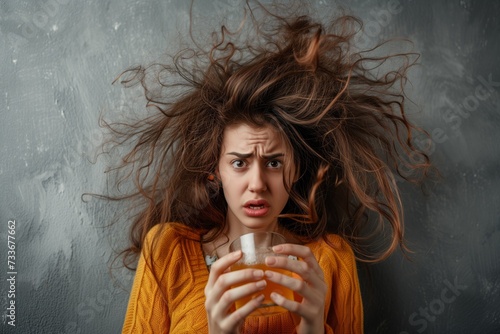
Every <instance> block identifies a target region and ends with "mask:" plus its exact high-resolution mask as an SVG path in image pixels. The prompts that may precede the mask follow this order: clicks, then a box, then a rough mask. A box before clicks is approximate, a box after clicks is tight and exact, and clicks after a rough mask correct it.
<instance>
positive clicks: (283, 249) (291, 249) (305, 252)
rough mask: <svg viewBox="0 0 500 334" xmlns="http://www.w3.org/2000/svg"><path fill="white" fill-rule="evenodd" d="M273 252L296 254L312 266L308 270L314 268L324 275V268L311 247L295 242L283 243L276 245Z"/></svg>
mask: <svg viewBox="0 0 500 334" xmlns="http://www.w3.org/2000/svg"><path fill="white" fill-rule="evenodd" d="M273 252H275V253H276V254H286V255H294V256H296V257H298V258H300V259H302V261H304V262H305V263H307V264H308V265H309V266H310V267H309V268H308V270H310V269H312V270H314V271H315V273H316V275H318V276H323V270H322V269H321V267H320V266H319V263H318V260H316V258H315V257H314V254H313V253H312V252H311V249H309V247H306V246H302V245H295V244H282V245H277V246H274V247H273Z"/></svg>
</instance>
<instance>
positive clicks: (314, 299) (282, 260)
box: [265, 244, 328, 334]
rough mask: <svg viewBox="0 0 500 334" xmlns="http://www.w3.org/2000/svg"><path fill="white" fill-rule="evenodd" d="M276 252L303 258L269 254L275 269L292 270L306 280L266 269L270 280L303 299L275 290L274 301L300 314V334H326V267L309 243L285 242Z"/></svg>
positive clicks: (270, 262)
mask: <svg viewBox="0 0 500 334" xmlns="http://www.w3.org/2000/svg"><path fill="white" fill-rule="evenodd" d="M273 251H274V252H275V253H276V254H284V255H293V256H296V257H298V258H300V259H301V261H297V260H293V259H290V258H288V257H285V256H269V257H267V258H266V264H267V265H268V266H269V267H271V268H281V269H285V270H289V271H291V272H293V273H295V274H297V275H299V276H300V277H301V278H302V279H298V278H294V277H290V276H287V275H284V274H281V273H278V272H276V271H272V270H266V272H265V275H266V279H267V280H269V281H272V282H274V283H277V284H280V285H282V286H284V287H287V288H289V289H291V290H293V291H295V292H296V293H298V294H299V295H300V296H302V301H300V302H299V301H293V300H289V299H286V298H285V297H283V296H281V295H279V294H277V293H272V294H271V298H272V299H273V301H274V302H275V303H276V304H277V305H279V306H281V307H284V308H285V309H287V310H289V311H291V312H293V313H295V314H297V315H298V316H300V323H299V325H298V326H297V333H298V334H309V333H314V334H318V333H324V329H325V327H324V326H325V325H324V322H325V320H324V313H325V312H324V310H325V298H326V293H327V290H328V288H327V285H326V283H325V277H324V274H323V270H322V269H321V267H320V266H319V264H318V261H317V260H316V258H315V257H314V255H313V254H312V252H311V250H310V249H309V248H308V247H306V246H301V245H294V244H283V245H278V246H275V247H273Z"/></svg>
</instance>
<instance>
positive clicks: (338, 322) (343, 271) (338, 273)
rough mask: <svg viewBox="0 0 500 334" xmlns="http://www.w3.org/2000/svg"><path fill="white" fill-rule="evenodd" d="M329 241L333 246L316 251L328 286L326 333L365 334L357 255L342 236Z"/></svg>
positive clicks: (321, 247) (324, 245)
mask: <svg viewBox="0 0 500 334" xmlns="http://www.w3.org/2000/svg"><path fill="white" fill-rule="evenodd" d="M327 238H328V243H329V244H330V245H328V244H327V243H321V246H320V247H318V248H317V250H316V252H315V253H316V254H315V256H316V257H317V259H318V262H319V265H320V266H321V268H322V269H323V272H324V274H325V280H326V282H327V284H328V293H327V298H326V301H325V319H326V323H325V333H330V334H333V333H335V334H359V333H363V305H362V301H361V291H360V287H359V280H358V274H357V269H356V261H355V257H354V253H353V251H352V249H351V247H350V246H349V245H348V244H347V242H345V241H344V240H343V239H342V238H341V237H339V236H337V235H329V236H328V237H327ZM331 245H333V246H335V247H331Z"/></svg>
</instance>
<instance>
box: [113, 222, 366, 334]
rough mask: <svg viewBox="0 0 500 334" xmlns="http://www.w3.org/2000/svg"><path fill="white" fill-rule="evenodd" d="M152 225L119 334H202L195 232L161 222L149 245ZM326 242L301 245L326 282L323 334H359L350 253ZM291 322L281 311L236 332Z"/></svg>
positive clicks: (283, 327)
mask: <svg viewBox="0 0 500 334" xmlns="http://www.w3.org/2000/svg"><path fill="white" fill-rule="evenodd" d="M157 227H158V226H155V228H153V229H152V230H151V232H150V233H149V234H148V237H147V238H146V242H145V245H144V248H143V249H144V250H143V252H142V254H141V257H140V259H139V264H138V267H137V273H136V276H135V280H134V284H133V287H132V292H131V294H130V300H129V304H128V309H127V314H126V317H125V322H124V326H123V331H122V333H172V334H178V333H199V334H202V333H208V324H207V316H206V312H205V306H204V303H205V295H204V288H205V285H206V283H207V281H208V274H209V272H208V269H207V266H206V264H205V260H204V255H203V251H202V248H201V243H200V239H201V236H200V233H198V232H197V231H195V230H192V229H189V228H187V227H185V226H183V225H180V224H167V226H166V227H165V228H163V229H162V231H161V234H160V235H159V236H158V238H155V239H154V240H155V241H154V242H153V238H152V235H153V234H154V233H155V231H157ZM327 238H328V240H329V242H330V243H331V244H332V245H334V246H335V247H333V248H332V247H331V246H329V245H328V244H327V243H326V242H325V241H324V240H323V239H320V240H318V241H315V242H312V243H309V244H307V246H308V247H309V248H310V249H311V251H312V253H313V254H314V256H315V257H316V259H317V260H318V263H319V265H320V266H321V268H322V269H323V272H324V274H325V279H326V282H327V284H328V293H327V296H326V300H325V314H324V318H325V333H335V334H357V333H363V307H362V303H361V296H360V290H359V283H358V276H357V272H356V264H355V260H354V255H353V252H352V250H351V248H350V247H349V246H348V244H347V243H346V242H345V241H344V240H343V239H342V238H340V237H339V236H337V235H328V237H327ZM151 250H152V251H153V253H152V255H153V256H152V257H151V253H150V251H151ZM151 264H153V265H151ZM152 268H154V272H153V271H152V270H151V269H152ZM155 276H156V278H155ZM296 321H297V320H296V317H294V316H293V315H292V313H290V312H288V311H286V310H285V311H284V312H281V313H278V314H274V315H270V316H252V315H250V316H249V317H247V319H246V321H245V324H244V328H243V330H242V333H273V334H275V333H294V331H295V326H296V325H297V323H296Z"/></svg>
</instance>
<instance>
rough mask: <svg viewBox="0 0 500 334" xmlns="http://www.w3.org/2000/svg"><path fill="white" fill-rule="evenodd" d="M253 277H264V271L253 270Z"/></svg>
mask: <svg viewBox="0 0 500 334" xmlns="http://www.w3.org/2000/svg"><path fill="white" fill-rule="evenodd" d="M253 277H255V278H262V277H264V271H262V270H254V272H253Z"/></svg>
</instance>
